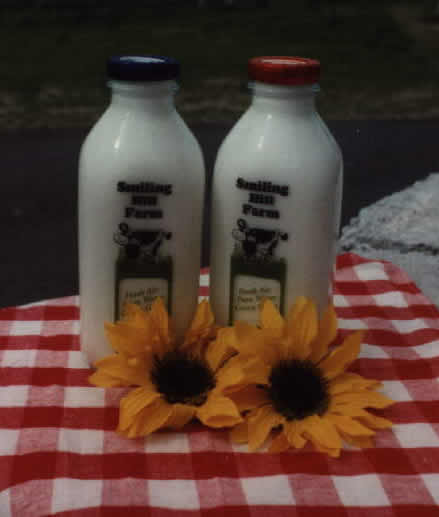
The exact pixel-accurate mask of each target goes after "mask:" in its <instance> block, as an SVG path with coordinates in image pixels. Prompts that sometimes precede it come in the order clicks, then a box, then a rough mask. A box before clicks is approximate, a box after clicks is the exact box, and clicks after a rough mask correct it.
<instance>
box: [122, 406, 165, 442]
mask: <svg viewBox="0 0 439 517" xmlns="http://www.w3.org/2000/svg"><path fill="white" fill-rule="evenodd" d="M171 413H172V406H171V405H170V404H168V403H167V402H166V401H165V400H164V399H163V398H158V399H156V400H155V401H154V402H153V403H152V404H150V405H149V406H147V407H145V408H144V409H142V410H141V411H140V412H139V413H138V414H137V415H135V417H134V418H133V419H132V420H131V425H130V426H129V427H128V429H126V430H125V432H124V430H123V429H122V426H119V428H118V429H117V430H118V431H119V432H122V434H125V435H126V436H127V437H128V438H136V437H138V436H147V435H148V434H151V433H153V432H154V431H157V430H158V429H160V428H161V427H164V426H165V425H166V422H167V421H168V419H169V417H170V415H171Z"/></svg>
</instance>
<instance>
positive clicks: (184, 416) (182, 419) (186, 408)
mask: <svg viewBox="0 0 439 517" xmlns="http://www.w3.org/2000/svg"><path fill="white" fill-rule="evenodd" d="M195 411H196V408H195V407H194V406H190V405H188V404H173V405H172V412H171V414H170V415H169V418H168V420H167V421H166V423H165V424H164V426H165V427H170V428H171V429H181V428H182V427H184V426H185V425H186V424H187V423H188V422H190V420H192V418H193V417H194V416H195Z"/></svg>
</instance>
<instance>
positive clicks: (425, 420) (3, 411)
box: [0, 254, 439, 517]
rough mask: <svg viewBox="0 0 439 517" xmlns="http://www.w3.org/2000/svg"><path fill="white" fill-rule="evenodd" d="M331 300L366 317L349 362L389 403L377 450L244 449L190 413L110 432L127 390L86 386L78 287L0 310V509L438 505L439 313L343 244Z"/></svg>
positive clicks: (212, 510) (192, 511)
mask: <svg viewBox="0 0 439 517" xmlns="http://www.w3.org/2000/svg"><path fill="white" fill-rule="evenodd" d="M204 282H205V278H204ZM204 289H205V290H206V287H204ZM204 294H206V293H204ZM335 305H336V308H337V313H338V316H339V323H340V327H341V329H342V331H347V330H348V329H358V328H365V329H368V332H367V334H366V337H365V344H364V346H363V348H362V352H361V356H360V358H359V360H357V362H356V363H355V365H354V369H355V370H356V371H358V372H360V373H361V374H362V375H364V376H367V377H371V378H376V379H380V380H382V381H383V383H384V388H383V390H384V392H385V393H386V394H387V395H389V396H390V397H391V398H393V399H394V400H396V401H397V403H396V404H395V405H394V406H392V407H390V408H389V409H387V410H385V411H383V414H384V416H386V417H387V418H390V419H392V420H393V422H394V427H393V429H392V430H385V431H379V432H378V435H377V440H376V444H377V446H376V448H374V449H365V450H357V449H354V448H349V449H346V450H344V451H343V452H342V455H341V458H340V459H331V458H328V457H326V456H325V455H323V454H320V453H317V452H314V451H313V450H311V449H305V450H302V451H292V452H286V453H281V454H268V453H265V452H256V453H249V452H247V450H246V447H245V446H237V445H233V444H231V443H230V441H229V440H228V435H227V432H223V431H210V430H207V429H205V428H203V427H201V425H198V424H193V425H191V426H190V427H189V428H188V429H187V431H186V432H180V433H174V432H160V433H158V434H156V435H154V436H153V437H151V438H149V439H147V440H145V439H137V440H126V439H124V438H121V437H119V436H118V435H117V434H116V433H115V432H114V431H113V430H114V429H115V427H116V423H117V419H118V401H119V398H120V396H121V393H123V392H125V389H123V390H122V389H116V388H114V389H108V390H105V389H102V388H96V387H93V386H90V385H89V384H88V382H87V377H88V376H89V375H90V369H89V368H88V365H87V362H86V360H85V358H84V357H83V356H82V355H81V352H80V350H79V341H78V328H79V323H78V317H79V309H78V298H77V297H69V298H61V299H56V300H49V301H43V302H39V303H34V304H31V305H27V306H22V307H15V308H9V309H3V310H0V367H1V368H0V516H1V517H6V516H13V517H39V516H43V515H57V516H65V517H67V516H69V517H98V516H99V517H107V516H111V517H113V516H115V517H119V516H124V515H127V516H130V517H136V516H142V517H145V516H148V517H171V516H173V517H176V516H182V517H193V516H205V517H215V516H223V515H228V516H236V517H238V516H239V517H247V516H249V517H281V516H288V517H291V516H298V517H310V516H313V517H314V516H316V517H317V516H318V517H345V516H346V517H350V516H355V517H362V516H364V517H413V516H415V517H431V516H434V515H439V506H438V505H439V381H438V374H439V312H438V310H437V309H436V308H435V307H434V306H433V305H432V304H431V302H429V300H427V299H426V298H425V297H424V296H423V294H422V293H421V292H420V291H419V290H418V289H417V287H416V286H415V285H414V284H413V283H412V282H411V280H410V279H409V278H408V277H407V276H406V275H405V274H404V273H403V272H402V271H400V270H399V269H398V268H396V267H395V266H393V265H391V264H389V263H382V262H374V261H369V260H364V259H362V258H360V257H358V256H355V255H351V254H345V255H342V256H340V257H339V259H338V268H337V274H336V284H335Z"/></svg>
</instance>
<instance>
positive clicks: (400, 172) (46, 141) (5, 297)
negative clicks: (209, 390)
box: [0, 120, 439, 307]
mask: <svg viewBox="0 0 439 517" xmlns="http://www.w3.org/2000/svg"><path fill="white" fill-rule="evenodd" d="M328 126H329V127H330V129H331V131H332V132H333V134H334V136H335V138H336V140H337V141H338V143H339V145H340V147H341V149H342V151H343V155H344V163H345V176H344V196H343V212H342V226H344V225H346V224H347V223H348V222H349V221H350V219H351V218H352V217H354V216H355V215H357V213H358V211H359V210H360V209H361V208H363V207H366V206H369V205H370V204H372V203H374V202H376V201H378V200H379V199H381V198H382V197H384V196H387V195H389V194H392V193H394V192H398V191H399V190H402V189H404V188H406V187H407V186H409V185H411V184H412V183H414V182H415V181H417V180H421V179H423V178H426V177H427V176H428V175H429V174H430V173H431V172H437V171H439V152H438V151H437V140H438V135H439V120H423V121H406V120H394V121H372V120H367V121H332V122H329V123H328ZM230 127H231V126H230V125H229V126H226V125H216V124H206V125H198V126H194V127H192V130H193V131H194V133H195V135H196V137H197V138H198V140H199V142H200V144H201V147H202V149H203V152H204V155H205V160H206V168H207V178H208V182H207V184H208V187H210V178H211V173H212V169H213V163H214V160H215V155H216V152H217V150H218V147H219V145H220V143H221V141H222V140H223V138H224V136H225V135H226V134H227V132H228V131H229V130H230ZM86 134H87V129H83V130H81V129H56V130H40V129H38V130H23V131H17V132H10V133H2V134H0V149H1V154H0V156H1V158H0V167H1V173H0V199H1V203H0V235H1V240H2V242H1V244H0V307H7V306H12V305H20V304H24V303H29V302H33V301H37V300H42V299H46V298H53V297H59V296H68V295H72V294H77V292H78V274H77V265H78V261H77V242H76V240H77V224H76V219H77V209H76V206H77V205H76V202H77V162H78V153H79V149H80V146H81V142H82V141H83V139H84V138H85V136H86ZM208 215H209V214H208V209H207V207H206V210H205V217H204V219H205V221H207V220H208ZM204 236H205V239H204V240H205V246H204V248H203V256H202V263H203V265H207V257H208V246H207V243H208V225H205V229H204Z"/></svg>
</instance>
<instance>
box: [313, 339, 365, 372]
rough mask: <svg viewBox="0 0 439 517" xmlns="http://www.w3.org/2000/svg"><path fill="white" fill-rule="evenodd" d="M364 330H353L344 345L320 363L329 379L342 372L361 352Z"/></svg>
mask: <svg viewBox="0 0 439 517" xmlns="http://www.w3.org/2000/svg"><path fill="white" fill-rule="evenodd" d="M363 337H364V331H362V330H360V331H358V332H353V333H352V334H350V335H349V336H348V337H347V338H346V339H345V340H344V342H343V344H342V345H340V346H339V347H337V348H336V349H335V350H333V351H332V352H331V353H330V354H329V356H328V357H327V358H326V359H323V361H322V362H321V363H320V364H319V367H320V369H321V370H322V371H323V373H324V374H325V377H326V378H327V379H329V380H330V379H333V378H334V377H336V376H337V375H338V374H340V373H342V372H343V371H344V370H345V369H346V368H347V367H348V366H349V365H350V364H351V363H352V362H353V361H355V359H356V358H357V357H358V354H359V353H360V346H361V342H362V340H363Z"/></svg>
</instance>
